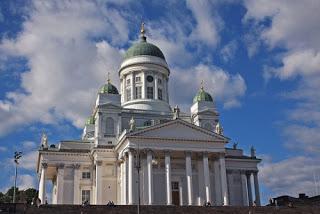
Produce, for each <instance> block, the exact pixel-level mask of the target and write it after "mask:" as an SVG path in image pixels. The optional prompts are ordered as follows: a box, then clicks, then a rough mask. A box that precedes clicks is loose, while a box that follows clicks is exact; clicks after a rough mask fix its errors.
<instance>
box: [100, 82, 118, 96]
mask: <svg viewBox="0 0 320 214" xmlns="http://www.w3.org/2000/svg"><path fill="white" fill-rule="evenodd" d="M99 93H102V94H104V93H107V94H119V92H118V89H117V88H116V87H115V86H114V85H112V84H111V83H110V81H108V82H107V83H106V84H104V85H103V86H102V87H101V88H100V90H99Z"/></svg>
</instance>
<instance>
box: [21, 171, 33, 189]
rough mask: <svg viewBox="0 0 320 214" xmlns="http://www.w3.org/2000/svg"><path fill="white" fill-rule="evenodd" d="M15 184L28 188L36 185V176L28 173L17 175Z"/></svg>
mask: <svg viewBox="0 0 320 214" xmlns="http://www.w3.org/2000/svg"><path fill="white" fill-rule="evenodd" d="M17 186H18V188H19V189H23V190H25V189H29V188H35V187H36V178H35V176H33V175H29V174H22V175H19V177H18V180H17Z"/></svg>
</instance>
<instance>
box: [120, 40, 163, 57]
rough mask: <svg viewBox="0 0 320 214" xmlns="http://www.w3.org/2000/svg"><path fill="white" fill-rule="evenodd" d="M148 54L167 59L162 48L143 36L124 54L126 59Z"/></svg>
mask: <svg viewBox="0 0 320 214" xmlns="http://www.w3.org/2000/svg"><path fill="white" fill-rule="evenodd" d="M141 55H148V56H156V57H160V58H162V59H164V60H165V58H164V55H163V53H162V51H161V50H160V48H158V47H157V46H155V45H154V44H151V43H148V42H147V40H146V37H142V38H141V41H140V42H138V43H135V44H134V45H132V46H131V47H130V48H129V49H128V50H127V52H126V53H125V55H124V59H125V60H126V59H129V58H131V57H135V56H141Z"/></svg>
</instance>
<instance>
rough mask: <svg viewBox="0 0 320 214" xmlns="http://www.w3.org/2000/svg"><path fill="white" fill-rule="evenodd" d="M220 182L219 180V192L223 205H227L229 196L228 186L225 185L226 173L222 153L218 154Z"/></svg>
mask: <svg viewBox="0 0 320 214" xmlns="http://www.w3.org/2000/svg"><path fill="white" fill-rule="evenodd" d="M219 161H220V176H221V179H220V182H221V193H222V199H223V205H225V206H226V205H229V198H228V186H227V175H226V163H225V158H224V155H220V158H219Z"/></svg>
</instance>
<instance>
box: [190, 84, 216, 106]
mask: <svg viewBox="0 0 320 214" xmlns="http://www.w3.org/2000/svg"><path fill="white" fill-rule="evenodd" d="M201 101H207V102H213V99H212V97H211V95H210V94H209V93H207V92H205V91H204V90H203V87H201V89H200V90H199V92H198V94H197V95H196V96H195V97H194V98H193V103H196V102H201Z"/></svg>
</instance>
